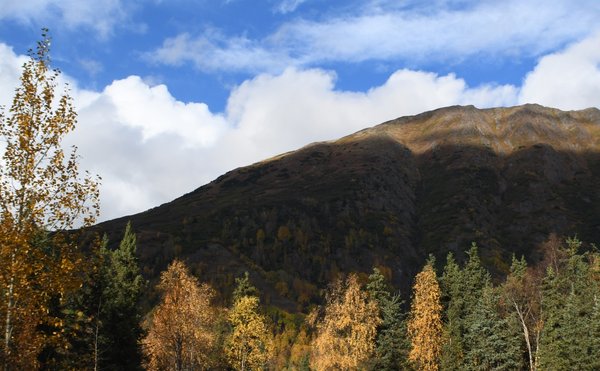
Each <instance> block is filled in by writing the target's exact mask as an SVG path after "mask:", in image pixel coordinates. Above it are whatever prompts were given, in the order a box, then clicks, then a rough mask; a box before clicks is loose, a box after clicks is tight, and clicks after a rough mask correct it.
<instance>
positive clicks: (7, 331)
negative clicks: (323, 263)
mask: <svg viewBox="0 0 600 371" xmlns="http://www.w3.org/2000/svg"><path fill="white" fill-rule="evenodd" d="M14 260H15V254H14V253H13V254H12V261H13V265H14ZM14 294H15V277H14V275H13V276H11V277H10V283H9V284H8V291H7V292H6V296H7V298H6V319H5V324H4V326H5V327H4V370H8V362H9V358H10V348H11V347H12V341H11V340H12V329H13V319H12V312H13V310H14V307H15V295H14Z"/></svg>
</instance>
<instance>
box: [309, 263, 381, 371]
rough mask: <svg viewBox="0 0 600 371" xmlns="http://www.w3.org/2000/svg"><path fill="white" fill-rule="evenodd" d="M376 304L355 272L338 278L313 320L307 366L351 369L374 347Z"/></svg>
mask: <svg viewBox="0 0 600 371" xmlns="http://www.w3.org/2000/svg"><path fill="white" fill-rule="evenodd" d="M380 323H381V319H380V318H379V309H378V308H377V304H376V303H375V302H374V301H373V300H371V299H370V298H369V296H368V294H367V293H366V292H365V291H363V290H362V289H361V286H360V283H359V282H358V277H357V276H356V275H355V274H351V275H349V276H348V278H347V279H346V281H342V280H338V281H337V282H336V283H335V284H334V285H333V286H332V288H331V291H330V292H329V294H328V296H327V305H326V307H325V315H324V317H323V319H322V321H321V322H320V323H318V324H317V337H316V339H315V340H314V341H313V344H312V357H311V367H312V368H314V369H316V370H332V369H339V370H353V369H357V368H359V367H361V365H363V363H364V362H366V361H367V360H368V359H369V358H370V357H371V356H372V355H373V353H374V351H375V336H376V334H377V326H379V324H380Z"/></svg>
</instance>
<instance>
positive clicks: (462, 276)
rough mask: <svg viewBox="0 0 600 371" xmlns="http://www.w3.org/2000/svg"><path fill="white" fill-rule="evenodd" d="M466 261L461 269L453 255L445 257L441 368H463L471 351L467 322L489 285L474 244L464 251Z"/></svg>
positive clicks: (488, 276) (487, 274)
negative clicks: (444, 312) (444, 318)
mask: <svg viewBox="0 0 600 371" xmlns="http://www.w3.org/2000/svg"><path fill="white" fill-rule="evenodd" d="M467 256H468V260H467V262H466V264H465V266H464V268H463V269H460V267H459V266H458V264H457V263H456V262H455V260H454V256H453V255H452V253H450V254H448V258H447V262H446V266H445V268H444V274H443V275H442V280H441V281H442V288H443V290H444V291H443V292H444V299H445V301H446V303H447V304H446V308H447V310H446V321H445V324H444V334H445V338H446V342H445V344H444V349H443V352H442V359H441V364H442V367H443V368H444V369H451V370H455V369H463V368H464V356H465V353H466V352H468V351H469V350H470V348H471V346H472V345H471V344H470V343H469V339H470V338H468V337H467V336H466V334H467V330H468V326H469V323H468V321H467V318H468V317H469V316H470V315H472V313H473V312H474V310H475V308H476V306H477V304H478V301H479V299H480V298H481V295H482V292H483V289H484V288H485V287H487V286H489V285H491V283H490V275H489V273H488V272H487V270H486V269H485V268H484V267H483V266H482V265H481V261H480V259H479V255H478V248H477V245H476V244H475V243H473V244H472V245H471V248H470V249H469V251H468V252H467Z"/></svg>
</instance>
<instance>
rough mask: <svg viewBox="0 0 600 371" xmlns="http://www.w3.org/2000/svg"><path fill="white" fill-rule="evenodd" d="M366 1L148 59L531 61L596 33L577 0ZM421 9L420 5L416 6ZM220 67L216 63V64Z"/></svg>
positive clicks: (180, 39)
mask: <svg viewBox="0 0 600 371" xmlns="http://www.w3.org/2000/svg"><path fill="white" fill-rule="evenodd" d="M438 3H442V4H443V5H444V6H439V7H435V8H434V7H430V6H423V5H422V3H416V4H410V5H411V6H407V5H406V4H404V5H403V6H401V5H398V3H397V2H396V3H395V4H394V5H392V4H391V2H389V1H387V0H378V1H370V2H367V3H366V5H364V6H362V7H358V8H357V9H359V11H353V12H352V13H343V14H341V15H336V16H333V17H325V19H324V20H323V19H320V20H318V21H313V20H306V19H295V20H293V21H290V22H288V23H285V24H283V25H282V26H281V27H280V28H279V29H278V30H277V31H276V32H274V33H273V34H271V35H269V36H268V37H266V38H263V39H260V40H258V39H248V38H246V37H245V36H233V37H227V36H224V35H223V34H220V33H218V32H215V30H208V31H206V32H205V33H204V34H202V35H200V36H198V37H192V36H190V35H189V34H181V35H179V36H176V37H174V38H169V39H167V40H165V41H164V43H163V45H162V46H161V47H160V48H158V49H157V50H155V51H154V52H152V53H151V54H150V55H151V56H152V59H154V60H155V61H158V62H162V63H167V64H179V63H186V62H190V63H193V64H195V65H196V67H197V68H200V69H203V70H225V71H231V70H237V71H239V70H242V71H250V72H256V71H269V72H281V71H282V70H283V69H284V68H285V66H290V65H294V66H311V65H314V64H316V63H320V62H326V61H343V62H360V61H365V60H384V61H386V60H397V59H404V60H410V61H424V60H436V61H445V60H453V59H462V58H466V57H470V56H473V55H478V54H485V55H491V56H522V55H525V56H537V55H541V54H543V53H545V52H548V51H550V50H553V49H555V48H557V47H561V46H562V45H564V44H566V43H569V42H572V41H575V40H577V39H580V38H582V37H584V36H586V35H588V34H589V33H590V30H594V29H598V22H597V19H598V16H599V15H600V3H599V2H597V1H594V0H582V1H579V2H577V3H576V4H574V3H573V2H572V1H570V0H557V1H553V2H552V5H548V3H547V1H543V0H529V1H522V0H507V1H501V2H499V1H491V0H487V1H478V2H474V1H438V2H436V4H438ZM420 4H421V5H420ZM219 61H221V62H222V63H219Z"/></svg>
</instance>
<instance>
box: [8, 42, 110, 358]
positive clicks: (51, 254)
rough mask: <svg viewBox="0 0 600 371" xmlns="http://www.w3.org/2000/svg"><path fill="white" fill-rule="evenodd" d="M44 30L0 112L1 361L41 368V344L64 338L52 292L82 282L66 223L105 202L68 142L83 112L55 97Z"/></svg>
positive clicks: (90, 215)
mask: <svg viewBox="0 0 600 371" xmlns="http://www.w3.org/2000/svg"><path fill="white" fill-rule="evenodd" d="M42 36H43V40H42V41H40V42H39V43H38V47H37V50H36V52H35V53H34V52H33V51H30V59H29V61H27V62H26V63H25V64H24V65H23V73H22V75H21V84H20V86H19V87H18V88H17V90H16V92H15V96H14V99H13V103H12V106H11V108H10V110H9V114H8V115H5V114H4V112H0V141H1V142H2V143H3V147H4V152H3V154H2V159H1V160H0V163H1V164H2V166H0V295H1V296H2V301H0V317H1V318H2V320H1V321H0V330H1V331H2V335H3V341H2V343H1V344H0V364H4V365H11V366H12V367H14V368H15V369H34V368H36V367H37V366H38V364H37V363H38V362H37V355H38V353H39V352H40V350H41V349H42V347H43V346H44V345H45V344H49V343H50V342H57V341H61V339H60V333H61V329H60V328H59V327H60V326H62V324H61V323H56V321H55V319H53V318H52V317H51V315H50V311H49V300H50V299H52V298H59V299H60V298H62V297H64V295H65V294H66V293H67V292H69V291H71V290H75V289H77V288H78V287H79V285H80V282H79V279H78V278H77V277H78V274H77V270H78V269H79V267H80V266H81V263H80V258H79V255H78V254H77V244H76V242H75V241H74V239H69V238H67V237H66V236H65V235H63V234H62V233H60V231H64V230H69V229H72V228H73V227H74V226H75V224H76V223H81V224H82V225H83V226H89V225H91V224H93V223H94V222H95V218H96V217H97V216H98V210H99V205H98V196H99V194H98V182H97V180H96V179H93V178H91V177H90V176H86V177H84V178H81V177H80V173H79V169H78V156H77V153H76V150H75V148H73V149H72V151H71V152H70V153H66V154H65V151H64V150H63V146H62V140H63V138H64V137H65V136H66V135H67V134H68V133H69V132H71V131H72V130H73V129H74V128H75V124H76V121H77V120H76V118H77V115H76V113H75V111H74V110H73V106H72V99H71V97H70V96H69V95H68V94H67V93H64V94H63V95H61V96H60V97H55V88H56V85H57V83H56V79H57V77H58V75H59V72H58V71H51V70H50V68H49V64H50V60H49V56H48V55H49V54H48V53H49V45H50V40H49V38H48V37H47V36H46V32H44V33H43V34H42ZM55 98H56V99H55ZM50 232H54V233H50ZM38 324H39V325H47V326H50V328H51V329H50V330H49V332H50V333H49V334H43V333H42V332H41V331H40V330H39V328H40V326H38ZM52 326H56V327H57V328H54V329H52Z"/></svg>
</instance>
